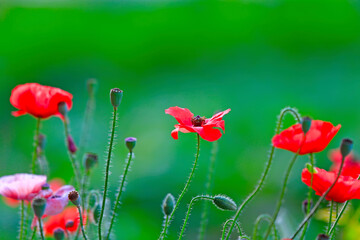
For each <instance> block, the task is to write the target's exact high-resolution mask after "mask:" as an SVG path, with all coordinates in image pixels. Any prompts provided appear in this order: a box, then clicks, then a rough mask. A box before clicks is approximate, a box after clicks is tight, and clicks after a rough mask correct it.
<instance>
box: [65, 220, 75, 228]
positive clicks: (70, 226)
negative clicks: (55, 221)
mask: <svg viewBox="0 0 360 240" xmlns="http://www.w3.org/2000/svg"><path fill="white" fill-rule="evenodd" d="M74 225H75V223H74V221H73V220H69V221H67V222H66V223H65V228H72V227H73V226H74Z"/></svg>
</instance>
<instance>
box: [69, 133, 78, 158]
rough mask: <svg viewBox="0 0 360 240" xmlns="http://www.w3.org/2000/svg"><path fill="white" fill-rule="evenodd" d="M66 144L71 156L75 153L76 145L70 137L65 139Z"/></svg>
mask: <svg viewBox="0 0 360 240" xmlns="http://www.w3.org/2000/svg"><path fill="white" fill-rule="evenodd" d="M67 144H68V149H69V151H70V152H71V153H72V154H74V153H76V151H77V147H76V144H75V142H74V139H73V138H72V136H71V135H69V136H68V138H67Z"/></svg>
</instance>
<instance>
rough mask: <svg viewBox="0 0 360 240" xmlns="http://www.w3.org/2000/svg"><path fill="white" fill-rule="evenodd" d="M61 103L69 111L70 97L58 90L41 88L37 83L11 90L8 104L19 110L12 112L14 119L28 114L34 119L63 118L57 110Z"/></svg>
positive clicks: (68, 94) (46, 87)
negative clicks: (64, 104) (63, 103)
mask: <svg viewBox="0 0 360 240" xmlns="http://www.w3.org/2000/svg"><path fill="white" fill-rule="evenodd" d="M61 102H65V103H66V105H67V107H68V109H69V110H70V109H71V107H72V95H71V94H70V93H68V92H66V91H64V90H61V89H59V88H54V87H48V86H43V85H40V84H38V83H26V84H23V85H18V86H16V87H15V88H14V89H13V90H12V92H11V96H10V103H11V104H12V105H13V106H14V107H15V108H17V109H19V110H18V111H14V112H12V114H13V115H14V116H15V117H17V116H21V115H24V114H27V113H28V114H30V115H33V116H34V117H36V118H48V117H51V116H58V117H60V118H63V116H62V115H61V114H60V113H59V110H58V105H59V103H61Z"/></svg>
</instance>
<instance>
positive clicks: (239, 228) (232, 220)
mask: <svg viewBox="0 0 360 240" xmlns="http://www.w3.org/2000/svg"><path fill="white" fill-rule="evenodd" d="M230 222H234V219H228V220H226V222H225V223H224V228H223V233H222V236H221V239H224V237H225V232H226V231H225V229H226V227H227V225H228V224H229V223H230ZM235 226H236V227H237V229H238V232H239V235H240V237H244V236H242V235H243V232H242V230H241V227H240V225H239V223H238V222H236V223H235Z"/></svg>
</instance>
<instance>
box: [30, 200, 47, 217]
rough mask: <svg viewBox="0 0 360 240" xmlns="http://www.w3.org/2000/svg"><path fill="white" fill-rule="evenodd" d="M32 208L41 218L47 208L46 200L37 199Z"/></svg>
mask: <svg viewBox="0 0 360 240" xmlns="http://www.w3.org/2000/svg"><path fill="white" fill-rule="evenodd" d="M31 205H32V208H33V210H34V213H35V216H36V217H38V218H41V217H42V216H43V215H44V212H45V208H46V199H45V198H35V199H34V200H33V201H32V204H31Z"/></svg>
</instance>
